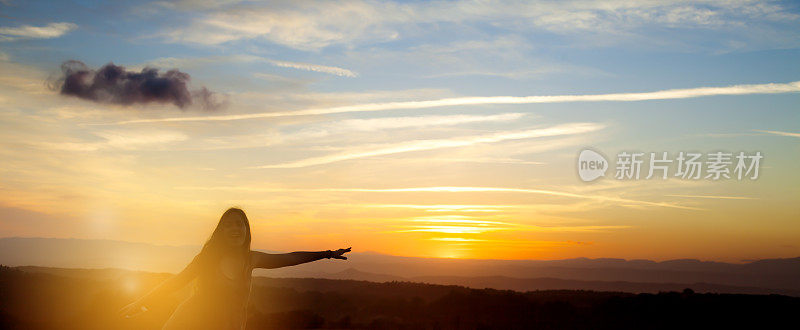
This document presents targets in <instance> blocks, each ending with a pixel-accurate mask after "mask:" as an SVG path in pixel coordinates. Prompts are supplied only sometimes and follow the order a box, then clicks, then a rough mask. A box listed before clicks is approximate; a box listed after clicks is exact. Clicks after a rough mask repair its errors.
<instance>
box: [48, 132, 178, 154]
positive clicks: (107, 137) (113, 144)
mask: <svg viewBox="0 0 800 330" xmlns="http://www.w3.org/2000/svg"><path fill="white" fill-rule="evenodd" d="M93 134H94V135H96V136H98V137H100V138H102V141H96V142H38V143H33V144H34V145H35V146H39V147H42V148H45V149H53V150H63V151H98V150H107V149H117V150H136V149H141V148H146V149H148V150H152V149H159V148H160V147H162V146H163V145H166V144H171V143H175V142H180V141H185V140H187V139H189V137H188V136H187V135H185V134H183V133H181V132H173V131H152V130H147V131H99V132H94V133H93Z"/></svg>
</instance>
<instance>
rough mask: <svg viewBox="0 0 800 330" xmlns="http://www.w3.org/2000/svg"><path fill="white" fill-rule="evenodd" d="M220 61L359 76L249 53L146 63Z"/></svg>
mask: <svg viewBox="0 0 800 330" xmlns="http://www.w3.org/2000/svg"><path fill="white" fill-rule="evenodd" d="M220 62H227V63H256V62H262V63H267V64H270V65H273V66H277V67H281V68H291V69H298V70H304V71H313V72H320V73H327V74H332V75H336V76H341V77H351V78H353V77H357V76H358V73H356V72H354V71H352V70H348V69H345V68H340V67H336V66H329V65H321V64H313V63H304V62H291V61H281V60H276V59H271V58H267V57H261V56H255V55H247V54H241V55H230V56H208V57H190V58H178V57H161V58H157V59H155V60H152V61H148V62H147V64H146V65H149V66H155V67H161V68H174V67H190V66H196V65H210V64H215V63H220ZM136 67H144V65H138V66H136Z"/></svg>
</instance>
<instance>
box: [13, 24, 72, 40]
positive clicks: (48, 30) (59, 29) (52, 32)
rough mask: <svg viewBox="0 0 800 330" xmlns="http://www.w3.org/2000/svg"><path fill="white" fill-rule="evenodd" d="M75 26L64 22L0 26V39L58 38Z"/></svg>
mask: <svg viewBox="0 0 800 330" xmlns="http://www.w3.org/2000/svg"><path fill="white" fill-rule="evenodd" d="M77 28H78V25H76V24H74V23H66V22H59V23H50V24H47V25H45V26H31V25H21V26H17V27H0V41H13V40H17V39H51V38H58V37H60V36H62V35H64V34H66V33H67V32H70V31H72V30H75V29H77Z"/></svg>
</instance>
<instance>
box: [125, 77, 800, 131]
mask: <svg viewBox="0 0 800 330" xmlns="http://www.w3.org/2000/svg"><path fill="white" fill-rule="evenodd" d="M797 92H800V81H795V82H790V83H770V84H755V85H732V86H724V87H698V88H687V89H668V90H661V91H655V92H643V93H613V94H589V95H545V96H487V97H457V98H446V99H439V100H428V101H404V102H387V103H367V104H355V105H347V106H338V107H329V108H316V109H305V110H295V111H278V112H262V113H251V114H241V115H225V116H202V117H172V118H159V119H137V120H127V121H121V122H118V123H117V124H135V123H157V122H184V121H229V120H244V119H257V118H275V117H286V116H308V115H325V114H334V113H347V112H371V111H388V110H399V109H425V108H437V107H453V106H468V105H484V104H534V103H566V102H631V101H651V100H672V99H687V98H695V97H703V96H721V95H750V94H780V93H797Z"/></svg>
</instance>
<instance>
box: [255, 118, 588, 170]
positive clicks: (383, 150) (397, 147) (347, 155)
mask: <svg viewBox="0 0 800 330" xmlns="http://www.w3.org/2000/svg"><path fill="white" fill-rule="evenodd" d="M603 127H604V126H603V125H601V124H595V123H574V124H564V125H558V126H553V127H548V128H540V129H532V130H525V131H516V132H503V133H495V134H487V135H478V136H468V137H462V138H457V139H439V140H417V141H410V142H402V143H397V144H391V145H385V146H381V147H371V148H369V149H366V150H360V149H359V150H349V151H345V152H341V153H336V154H331V155H326V156H321V157H312V158H306V159H301V160H297V161H293V162H288V163H282V164H273V165H263V166H256V167H255V168H300V167H307V166H314V165H323V164H330V163H334V162H339V161H344V160H351V159H358V158H365V157H372V156H383V155H389V154H397V153H403V152H411V151H423V150H435V149H441V148H453V147H464V146H470V145H474V144H479V143H494V142H501V141H506V140H518V139H530V138H540V137H548V136H559V135H570V134H580V133H588V132H592V131H596V130H599V129H602V128H603Z"/></svg>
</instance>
